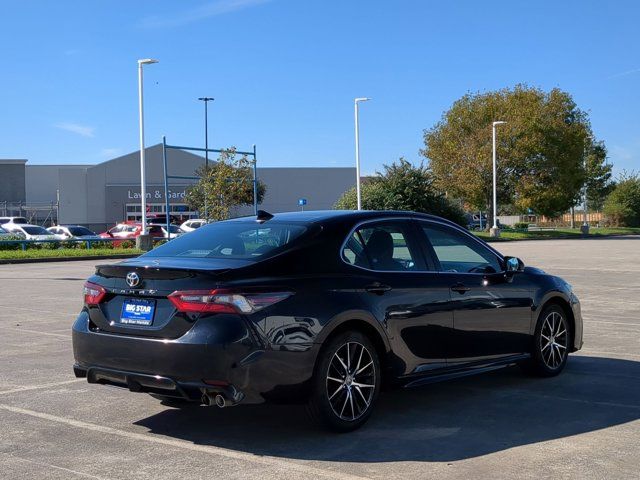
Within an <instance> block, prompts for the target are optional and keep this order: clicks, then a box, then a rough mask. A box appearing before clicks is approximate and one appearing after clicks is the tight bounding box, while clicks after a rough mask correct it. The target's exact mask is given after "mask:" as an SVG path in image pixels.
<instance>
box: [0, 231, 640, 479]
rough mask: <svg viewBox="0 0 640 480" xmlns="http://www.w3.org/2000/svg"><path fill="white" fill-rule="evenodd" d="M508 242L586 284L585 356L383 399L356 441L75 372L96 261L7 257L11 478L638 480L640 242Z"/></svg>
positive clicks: (0, 369)
mask: <svg viewBox="0 0 640 480" xmlns="http://www.w3.org/2000/svg"><path fill="white" fill-rule="evenodd" d="M497 246H498V249H499V250H501V251H503V252H504V253H506V254H510V255H516V256H519V257H520V258H522V259H523V260H524V261H525V263H527V264H531V265H536V266H539V267H542V268H544V269H545V270H546V271H547V272H549V273H554V274H558V275H561V276H563V277H564V278H565V279H566V280H567V281H569V282H570V283H571V284H572V285H573V286H574V290H575V291H576V293H577V294H578V296H579V297H580V299H581V301H582V307H583V314H584V320H585V346H584V349H583V350H582V351H580V352H578V353H577V354H574V355H573V356H572V357H571V358H570V359H569V363H568V366H567V369H566V370H565V372H564V373H563V374H562V375H561V376H559V377H556V378H553V379H545V380H542V379H532V378H527V377H525V376H523V375H522V374H521V373H520V371H519V370H518V369H517V368H508V369H503V370H500V371H496V372H493V373H489V374H485V375H482V376H476V377H469V378H465V379H461V380H456V381H453V382H449V383H441V384H434V385H430V386H427V387H423V388H420V389H413V390H402V391H392V392H385V393H383V394H382V395H381V397H380V402H379V404H378V408H377V411H376V412H375V413H374V416H373V418H372V419H371V420H370V422H369V423H368V424H367V425H366V426H365V427H364V428H363V429H361V430H359V431H357V432H354V433H351V434H346V435H333V434H329V433H324V432H322V431H318V430H316V429H315V428H314V427H312V426H311V425H310V424H309V422H308V421H307V419H306V417H305V414H304V411H303V409H302V408H301V407H298V406H255V407H236V408H228V409H223V410H220V409H217V408H206V407H193V408H188V409H183V410H179V409H175V408H170V407H165V406H163V405H161V404H160V403H159V402H158V401H157V400H155V399H153V398H151V397H149V396H147V395H144V394H133V393H129V392H128V391H124V390H120V389H116V388H111V387H104V386H96V385H88V384H86V383H85V382H84V380H77V379H75V378H74V376H73V373H72V370H71V366H72V363H73V355H72V350H71V334H70V326H71V323H72V321H73V319H74V318H75V315H76V313H77V312H78V310H79V308H80V303H81V295H80V294H81V288H82V283H83V281H84V279H85V278H86V277H87V276H88V275H89V274H90V273H91V272H92V267H93V265H94V264H95V263H96V262H95V261H82V262H63V263H48V264H47V263H43V264H23V265H0V282H1V283H0V285H1V287H0V477H2V478H7V479H13V478H16V479H17V478H20V479H23V478H38V479H41V478H56V479H57V478H60V479H69V478H79V479H81V478H94V479H135V478H140V479H149V478H193V479H196V478H256V479H257V478H260V479H265V478H266V479H268V478H311V477H313V478H339V479H349V478H470V479H477V478H536V479H538V478H551V477H554V478H576V479H577V478H616V479H622V478H634V479H635V478H638V471H640V447H639V446H640V293H639V292H640V238H610V239H598V240H595V239H594V240H591V239H590V240H549V241H537V242H510V243H504V244H498V245H497Z"/></svg>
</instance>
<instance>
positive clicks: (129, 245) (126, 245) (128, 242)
mask: <svg viewBox="0 0 640 480" xmlns="http://www.w3.org/2000/svg"><path fill="white" fill-rule="evenodd" d="M135 246H136V243H135V242H133V241H131V240H125V241H124V242H122V243H121V244H120V248H133V247H135Z"/></svg>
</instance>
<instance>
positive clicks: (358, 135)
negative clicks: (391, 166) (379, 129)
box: [353, 97, 371, 210]
mask: <svg viewBox="0 0 640 480" xmlns="http://www.w3.org/2000/svg"><path fill="white" fill-rule="evenodd" d="M367 100H371V99H370V98H366V97H361V98H356V99H355V100H354V102H353V104H354V109H355V120H356V197H357V199H358V210H362V195H361V193H360V126H359V123H358V103H360V102H366V101H367Z"/></svg>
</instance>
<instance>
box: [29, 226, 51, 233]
mask: <svg viewBox="0 0 640 480" xmlns="http://www.w3.org/2000/svg"><path fill="white" fill-rule="evenodd" d="M22 229H23V230H24V231H25V232H27V233H28V234H29V235H50V234H49V232H47V230H46V229H44V228H42V227H38V226H35V225H34V226H32V227H22Z"/></svg>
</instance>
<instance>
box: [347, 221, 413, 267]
mask: <svg viewBox="0 0 640 480" xmlns="http://www.w3.org/2000/svg"><path fill="white" fill-rule="evenodd" d="M407 239H408V234H407V232H406V229H405V225H404V224H402V223H399V222H384V223H377V224H368V225H363V226H362V227H360V228H358V229H357V230H356V231H355V232H354V233H353V234H352V235H351V237H349V239H348V240H347V242H346V243H345V245H344V248H343V249H342V258H343V260H344V261H345V262H347V263H349V264H351V265H356V266H358V267H363V268H368V269H371V270H378V271H392V272H402V271H408V270H417V265H416V258H417V255H416V253H415V252H414V251H413V249H412V247H411V246H410V245H409V242H408V241H407Z"/></svg>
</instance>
